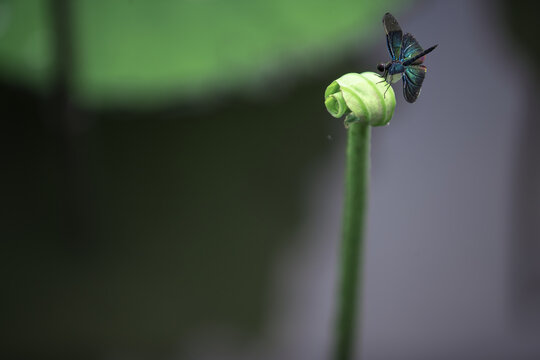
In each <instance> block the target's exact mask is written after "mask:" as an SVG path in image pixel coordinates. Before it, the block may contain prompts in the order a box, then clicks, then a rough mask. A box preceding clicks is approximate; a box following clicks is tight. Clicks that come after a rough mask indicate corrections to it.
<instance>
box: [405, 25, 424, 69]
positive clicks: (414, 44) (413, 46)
mask: <svg viewBox="0 0 540 360" xmlns="http://www.w3.org/2000/svg"><path fill="white" fill-rule="evenodd" d="M401 47H402V51H401V60H407V59H410V58H413V57H415V56H416V55H418V54H420V53H422V51H424V49H422V47H421V46H420V44H419V43H418V41H416V39H415V38H414V36H412V35H411V34H409V33H407V34H405V35H403V45H401ZM422 61H424V59H423V58H420V59H418V60H416V61H415V64H416V65H418V64H421V63H422Z"/></svg>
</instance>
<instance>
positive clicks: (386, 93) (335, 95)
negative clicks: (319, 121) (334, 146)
mask: <svg viewBox="0 0 540 360" xmlns="http://www.w3.org/2000/svg"><path fill="white" fill-rule="evenodd" d="M324 97H325V101H324V104H325V105H326V109H327V110H328V112H329V113H330V114H331V115H332V116H333V117H336V118H339V117H342V116H343V115H346V118H345V124H346V125H348V124H350V123H353V122H357V121H359V122H366V123H368V124H369V125H371V126H382V125H386V124H388V122H389V121H390V119H391V118H392V115H393V114H394V109H395V108H396V95H395V94H394V90H393V89H392V87H391V86H388V83H387V82H386V81H384V80H383V79H382V78H381V76H380V75H378V74H375V73H373V72H364V73H362V74H354V73H351V74H346V75H343V76H342V77H340V78H339V79H337V80H336V81H334V82H333V83H331V84H330V86H328V87H327V88H326V92H325V93H324Z"/></svg>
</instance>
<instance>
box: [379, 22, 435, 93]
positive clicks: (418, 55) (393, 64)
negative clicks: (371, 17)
mask: <svg viewBox="0 0 540 360" xmlns="http://www.w3.org/2000/svg"><path fill="white" fill-rule="evenodd" d="M383 26H384V31H385V32H386V45H387V46H388V52H389V53H390V57H391V58H392V60H391V61H389V62H387V63H380V64H378V65H377V70H378V71H380V72H381V73H382V75H381V77H382V78H383V81H386V82H387V83H388V87H390V84H393V83H395V82H397V81H399V79H403V96H404V97H405V100H407V102H409V103H413V102H415V101H416V99H417V98H418V95H419V94H420V88H421V87H422V83H423V82H424V77H425V76H426V71H427V68H426V67H425V66H424V65H422V63H423V62H424V58H425V56H426V55H427V54H429V53H430V52H432V51H433V50H435V48H436V47H437V46H438V45H435V46H432V47H430V48H429V49H426V50H424V49H422V47H421V46H420V44H418V41H416V39H415V38H414V36H412V35H411V34H409V33H407V34H405V35H403V31H401V27H400V26H399V24H398V22H397V20H396V18H395V17H394V16H392V14H390V13H386V14H384V16H383ZM387 90H388V89H387Z"/></svg>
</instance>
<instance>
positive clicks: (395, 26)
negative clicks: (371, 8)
mask: <svg viewBox="0 0 540 360" xmlns="http://www.w3.org/2000/svg"><path fill="white" fill-rule="evenodd" d="M382 22H383V25H384V28H385V29H386V32H387V33H389V32H392V31H401V27H400V26H399V23H398V22H397V20H396V18H395V17H394V15H392V14H390V13H389V12H387V13H386V14H384V16H383V19H382Z"/></svg>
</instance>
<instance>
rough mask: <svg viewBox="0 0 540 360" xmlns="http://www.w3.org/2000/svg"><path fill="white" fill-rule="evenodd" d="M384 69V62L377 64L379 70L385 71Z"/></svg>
mask: <svg viewBox="0 0 540 360" xmlns="http://www.w3.org/2000/svg"><path fill="white" fill-rule="evenodd" d="M384 69H385V66H384V64H382V63H381V64H379V65H377V70H379V71H380V72H383V71H384Z"/></svg>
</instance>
